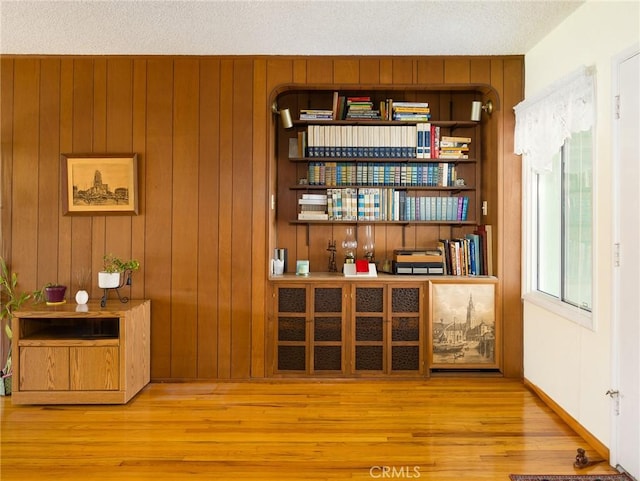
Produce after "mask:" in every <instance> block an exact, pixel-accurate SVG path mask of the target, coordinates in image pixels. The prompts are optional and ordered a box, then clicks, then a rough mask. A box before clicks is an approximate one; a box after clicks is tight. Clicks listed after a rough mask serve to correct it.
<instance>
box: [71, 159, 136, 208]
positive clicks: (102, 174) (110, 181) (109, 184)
mask: <svg viewBox="0 0 640 481" xmlns="http://www.w3.org/2000/svg"><path fill="white" fill-rule="evenodd" d="M60 160H61V178H62V207H63V211H64V214H65V215H68V214H79V215H108V214H124V215H136V214H137V213H138V156H137V154H62V155H61V156H60Z"/></svg>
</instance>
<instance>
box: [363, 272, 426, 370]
mask: <svg viewBox="0 0 640 481" xmlns="http://www.w3.org/2000/svg"><path fill="white" fill-rule="evenodd" d="M423 302H424V286H423V285H422V283H416V284H407V283H402V284H398V285H394V284H382V283H381V284H373V283H372V284H362V285H356V286H354V296H353V304H352V313H353V314H352V323H351V325H352V333H351V335H352V340H353V341H352V343H351V344H352V358H351V359H352V366H351V368H352V371H353V373H354V374H356V375H364V376H366V375H375V374H400V375H419V374H422V373H423V372H424V345H423V339H424V322H423V321H422V315H421V312H423Z"/></svg>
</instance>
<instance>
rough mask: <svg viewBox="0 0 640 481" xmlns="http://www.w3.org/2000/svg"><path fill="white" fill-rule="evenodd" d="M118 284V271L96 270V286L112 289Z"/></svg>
mask: <svg viewBox="0 0 640 481" xmlns="http://www.w3.org/2000/svg"><path fill="white" fill-rule="evenodd" d="M118 286H120V273H119V272H98V287H100V288H101V289H114V288H116V287H118Z"/></svg>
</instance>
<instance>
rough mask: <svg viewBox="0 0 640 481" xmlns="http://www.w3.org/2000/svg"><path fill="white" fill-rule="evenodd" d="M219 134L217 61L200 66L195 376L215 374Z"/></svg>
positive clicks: (216, 359) (205, 62) (218, 64)
mask: <svg viewBox="0 0 640 481" xmlns="http://www.w3.org/2000/svg"><path fill="white" fill-rule="evenodd" d="M219 135H220V61H219V60H208V59H207V60H203V61H202V62H201V65H200V155H199V160H200V165H199V167H198V171H199V174H200V183H199V186H198V195H199V199H198V233H199V235H198V339H197V342H198V377H199V378H204V379H213V378H216V377H217V374H218V373H217V371H218V356H217V346H218V311H217V297H216V293H217V292H218V246H219V242H220V240H219V238H218V220H219V206H220V199H219V189H220V185H219V182H218V172H219V169H220V155H219V145H220V142H219Z"/></svg>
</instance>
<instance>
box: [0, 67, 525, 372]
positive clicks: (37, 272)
mask: <svg viewBox="0 0 640 481" xmlns="http://www.w3.org/2000/svg"><path fill="white" fill-rule="evenodd" d="M0 62H1V63H0V67H1V71H0V101H1V105H0V106H1V111H0V125H1V132H0V137H1V142H2V145H1V155H2V158H1V168H2V172H1V175H2V177H1V188H2V192H1V202H2V206H1V207H2V209H1V216H2V217H1V219H0V228H1V235H2V245H1V252H2V255H3V256H4V257H5V258H7V259H8V260H9V262H10V264H11V266H12V268H13V270H15V271H17V272H18V273H19V279H20V286H21V287H22V288H23V289H25V290H32V289H35V288H37V287H39V286H42V285H43V284H45V283H46V282H50V281H59V282H62V283H65V284H67V285H68V286H69V287H70V295H71V296H72V295H73V293H74V292H75V290H76V289H77V280H76V277H75V276H76V274H77V273H78V272H79V271H80V270H82V269H88V270H90V271H91V272H92V283H93V285H92V288H91V292H90V293H91V296H92V297H93V298H96V297H99V296H101V295H102V292H101V291H100V290H99V289H98V288H97V283H96V277H97V276H96V275H95V273H96V272H97V271H98V270H99V269H100V266H101V260H102V256H103V254H105V253H109V252H113V253H114V254H117V255H119V256H123V257H135V258H137V259H139V260H140V262H141V264H142V267H141V269H140V271H138V272H136V273H135V274H134V281H133V286H132V287H131V288H130V292H129V293H128V294H129V295H130V296H131V297H133V298H149V299H151V300H152V308H151V312H152V334H151V337H152V339H151V349H152V352H151V357H152V362H151V369H152V372H151V375H152V378H153V379H155V380H165V379H166V380H169V379H171V380H180V379H231V378H233V379H243V378H251V377H256V378H259V377H262V376H264V374H265V325H266V316H267V310H266V299H265V296H266V294H267V285H266V278H267V272H266V270H267V263H268V258H269V255H270V249H271V248H272V247H273V246H274V244H273V238H274V237H273V236H274V233H273V232H271V229H270V227H271V226H272V225H273V212H272V211H271V210H270V195H271V194H272V193H273V189H274V179H273V175H272V174H273V170H272V167H273V166H272V163H273V156H274V154H273V151H274V127H275V122H274V118H273V116H272V115H271V113H270V103H271V101H272V100H273V99H275V97H276V94H277V93H279V92H282V91H283V86H285V85H286V86H301V87H304V86H305V85H325V86H331V85H336V88H338V86H353V87H357V85H359V84H365V85H382V86H384V85H390V86H393V85H416V86H418V85H420V86H422V85H424V86H428V85H430V84H440V85H441V84H452V85H460V84H466V83H474V84H487V85H488V86H490V87H491V89H492V91H494V92H495V93H496V95H497V96H498V97H499V98H498V99H497V100H498V109H497V111H496V112H494V114H493V119H492V121H491V122H490V123H489V125H488V127H487V128H486V129H485V132H486V136H485V134H483V137H485V138H484V139H483V150H486V151H487V152H486V155H487V156H488V157H489V158H490V159H491V160H490V163H489V164H488V165H487V166H486V167H484V168H485V170H486V171H488V172H489V175H487V172H485V175H484V177H483V179H484V180H483V183H484V184H485V185H484V186H483V189H484V190H486V195H485V198H486V199H487V200H488V201H489V206H490V211H489V216H488V218H487V222H488V223H492V224H494V225H495V226H496V234H497V237H496V241H497V243H498V259H497V261H498V262H497V268H498V276H499V278H500V284H499V288H500V289H501V296H500V298H501V300H502V304H503V306H502V311H503V312H502V315H503V319H504V322H505V330H504V342H505V349H504V353H505V356H504V372H505V375H507V376H510V377H521V376H522V309H521V306H520V242H519V240H520V170H519V165H520V163H519V159H518V158H517V157H516V156H515V155H513V154H512V152H513V141H512V137H513V126H514V117H513V112H512V107H513V106H514V105H515V104H516V103H518V102H519V101H520V100H521V99H522V96H523V58H522V57H520V56H513V57H511V56H510V57H224V56H223V57H178V56H167V57H137V56H136V57H116V56H106V57H105V56H100V57H98V56H96V57H67V56H59V57H57V56H53V57H49V56H48V57H37V56H36V57H22V56H4V57H2V58H1V59H0ZM90 152H95V153H98V152H113V153H115V152H136V153H138V155H139V178H140V186H139V188H140V190H139V193H140V197H139V199H140V215H138V216H133V217H130V216H93V217H79V216H63V215H62V208H61V196H60V187H59V186H60V161H59V157H60V153H90Z"/></svg>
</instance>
